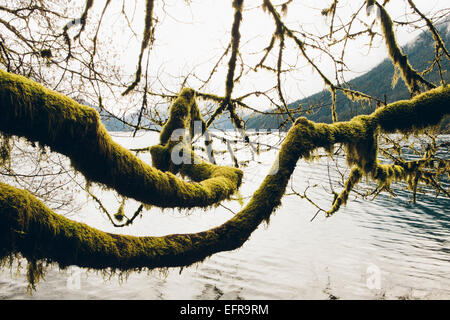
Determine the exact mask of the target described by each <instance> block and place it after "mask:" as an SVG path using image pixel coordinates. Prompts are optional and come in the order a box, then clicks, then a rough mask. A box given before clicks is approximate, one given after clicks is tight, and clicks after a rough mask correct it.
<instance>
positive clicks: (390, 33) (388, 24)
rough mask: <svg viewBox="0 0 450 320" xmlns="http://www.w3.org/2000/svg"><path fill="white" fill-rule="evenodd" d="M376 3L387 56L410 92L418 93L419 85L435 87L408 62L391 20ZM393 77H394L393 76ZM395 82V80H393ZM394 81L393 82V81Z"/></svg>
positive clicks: (429, 87) (428, 87) (384, 10)
mask: <svg viewBox="0 0 450 320" xmlns="http://www.w3.org/2000/svg"><path fill="white" fill-rule="evenodd" d="M377 5H378V8H379V9H380V22H381V29H382V32H383V36H384V40H385V43H386V47H387V49H388V54H389V57H390V58H391V60H392V62H393V63H394V66H395V67H397V68H398V69H399V70H400V73H401V76H402V79H403V80H404V81H405V84H406V86H407V87H408V89H409V91H410V92H411V93H418V92H420V90H419V85H423V86H425V87H426V88H427V89H432V88H435V86H434V85H433V84H431V83H429V82H428V81H426V80H425V79H424V78H423V77H422V76H421V75H420V74H419V73H418V72H417V71H416V70H414V68H413V67H412V66H411V65H410V64H409V61H408V57H407V56H406V55H405V54H403V52H402V50H401V49H400V46H399V45H398V43H397V40H396V37H395V33H394V29H393V22H392V19H391V17H390V16H389V14H388V13H387V11H386V9H384V7H383V6H381V5H379V4H378V3H377ZM394 76H395V74H394ZM394 79H395V78H394ZM395 82H396V80H395ZM393 83H394V82H393Z"/></svg>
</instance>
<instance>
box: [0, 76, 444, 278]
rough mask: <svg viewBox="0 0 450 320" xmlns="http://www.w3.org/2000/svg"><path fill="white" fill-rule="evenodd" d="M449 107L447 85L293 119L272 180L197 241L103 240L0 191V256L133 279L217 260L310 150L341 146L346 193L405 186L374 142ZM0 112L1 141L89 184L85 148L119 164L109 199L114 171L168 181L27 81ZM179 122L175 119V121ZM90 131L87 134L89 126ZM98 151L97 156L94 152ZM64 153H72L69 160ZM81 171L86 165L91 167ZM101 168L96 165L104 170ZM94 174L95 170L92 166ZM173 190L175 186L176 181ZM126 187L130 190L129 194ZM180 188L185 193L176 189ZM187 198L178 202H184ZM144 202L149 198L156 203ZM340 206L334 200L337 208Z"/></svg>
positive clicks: (91, 119)
mask: <svg viewBox="0 0 450 320" xmlns="http://www.w3.org/2000/svg"><path fill="white" fill-rule="evenodd" d="M12 85H14V86H12ZM193 97H194V92H193V91H192V90H189V89H185V90H183V91H182V93H181V94H180V97H179V98H178V99H177V100H176V101H175V102H174V105H173V110H172V112H173V113H172V116H173V117H174V118H173V121H174V122H173V123H172V124H169V125H168V126H169V127H168V128H167V129H166V130H169V129H170V126H172V125H174V124H175V122H176V121H181V122H184V123H181V122H180V123H178V124H180V125H182V126H183V127H184V128H186V124H187V123H186V122H185V121H187V120H188V119H192V118H195V117H196V115H195V112H196V111H195V109H196V108H195V106H194V102H193ZM449 102H450V86H445V87H440V88H437V89H434V90H430V91H428V92H426V93H423V94H421V95H418V96H416V97H415V98H413V99H411V100H405V101H398V102H396V103H392V104H389V105H387V106H385V107H381V108H379V109H377V111H376V112H374V113H373V114H372V115H369V116H358V117H355V118H353V119H352V120H351V121H348V122H339V123H334V124H331V125H328V124H315V123H314V122H311V121H309V120H307V119H306V118H299V119H297V120H296V122H295V123H294V125H293V127H292V128H291V129H290V130H289V132H288V134H287V136H286V139H285V141H284V143H283V145H282V147H281V149H280V151H279V153H278V155H277V159H276V162H275V164H274V167H273V170H272V171H273V172H271V174H269V175H267V176H266V178H265V179H264V181H263V182H262V184H261V185H260V187H259V188H258V189H257V190H256V191H255V193H254V194H253V196H252V198H251V199H250V201H249V202H248V203H247V205H246V206H245V207H244V208H243V209H242V210H241V211H240V212H239V213H237V214H236V215H234V216H233V217H232V218H231V219H230V220H228V221H227V222H225V223H224V224H222V225H220V226H218V227H215V228H212V229H210V230H207V231H203V232H199V233H192V234H172V235H167V236H162V237H151V236H148V237H134V236H125V235H116V234H111V233H106V232H102V231H99V230H96V229H94V228H91V227H89V226H87V225H85V224H83V223H78V222H74V221H71V220H69V219H67V218H65V217H62V216H60V215H58V214H56V213H54V212H52V211H51V210H50V209H49V208H47V207H46V206H45V205H44V204H43V203H42V202H41V201H39V200H38V199H37V198H35V197H34V196H32V195H31V194H30V193H28V192H27V191H23V190H19V189H17V188H14V187H11V186H9V185H6V184H3V183H0V221H1V223H0V256H8V255H11V254H12V255H14V254H17V253H20V254H22V255H23V256H25V257H26V258H27V259H28V260H29V261H31V265H35V264H36V261H42V260H46V261H49V262H57V263H59V265H60V266H63V267H64V266H67V265H78V266H82V267H88V268H93V269H104V268H113V269H119V270H135V269H141V268H157V267H175V266H185V265H189V264H192V263H194V262H197V261H201V260H203V259H204V258H206V257H208V256H210V255H212V254H214V253H216V252H220V251H226V250H233V249H236V248H238V247H240V246H241V245H242V244H243V243H244V242H245V241H246V240H247V239H248V238H249V236H250V234H251V233H252V232H253V231H254V230H255V229H256V228H257V227H258V226H259V225H260V224H261V223H262V222H263V221H268V220H269V218H270V215H271V214H272V213H273V212H274V210H275V209H276V208H277V207H278V206H279V205H280V203H281V198H282V196H283V195H284V192H285V190H286V186H287V184H288V182H289V180H290V177H291V175H292V173H293V171H294V169H295V167H296V164H297V161H298V160H299V159H300V158H305V159H309V158H311V157H312V153H313V152H314V150H316V149H317V148H324V149H326V150H328V151H330V150H331V149H332V148H333V146H334V145H335V144H336V143H342V144H344V145H345V147H346V152H347V162H348V164H349V165H351V166H353V167H354V168H355V169H354V170H353V172H356V173H357V174H353V175H352V177H351V179H350V180H349V182H348V185H349V187H346V190H347V189H348V190H347V191H349V190H350V189H351V187H352V185H353V184H355V183H356V182H357V181H358V180H359V177H360V176H363V175H366V176H367V177H368V178H371V179H373V180H376V181H379V182H383V183H386V182H388V181H389V179H399V180H401V179H405V177H406V176H408V174H405V173H407V171H406V170H403V169H402V168H401V167H400V166H390V165H382V164H380V163H379V162H378V160H377V148H378V147H377V134H378V133H379V132H386V133H393V132H403V133H405V132H416V131H420V130H422V129H424V128H427V127H430V126H435V125H437V124H438V123H439V122H440V120H442V118H443V117H444V116H446V115H448V114H450V108H449ZM0 103H1V104H0V105H1V106H2V114H3V115H5V117H2V119H1V120H0V130H1V131H2V132H4V133H7V134H15V135H20V136H26V137H27V138H29V139H31V140H38V141H40V142H41V143H45V144H48V145H51V146H52V147H53V149H54V150H55V151H57V152H61V153H63V152H64V154H66V155H68V156H69V157H70V158H71V159H72V161H73V163H75V164H76V166H77V167H78V168H80V169H85V170H84V173H85V174H86V173H88V174H89V176H91V175H92V173H91V172H90V170H89V169H92V168H90V167H89V166H87V165H86V164H81V163H80V154H81V155H82V157H83V158H86V157H89V158H90V157H92V155H90V154H89V153H88V152H86V151H85V149H84V148H86V147H87V148H89V149H88V150H89V151H90V152H91V153H95V154H98V153H99V152H100V153H101V154H102V157H104V158H105V160H104V161H110V160H108V159H109V158H111V157H115V158H121V157H122V158H123V159H122V160H121V162H120V165H119V166H118V165H114V164H113V163H109V162H108V165H109V164H111V165H114V166H115V169H114V170H113V172H114V176H115V177H116V179H117V180H118V181H116V182H118V184H116V185H115V188H116V190H118V191H119V190H120V191H121V190H123V186H122V185H121V183H125V182H126V181H125V182H123V181H124V180H123V179H125V178H124V177H122V178H120V179H118V178H117V172H119V171H122V172H120V174H125V175H130V174H134V175H133V176H132V178H133V179H134V181H135V179H140V178H139V177H138V175H139V174H142V175H144V176H146V177H147V179H157V181H155V182H154V183H156V184H157V185H160V184H163V185H164V186H166V187H167V184H166V181H167V180H166V179H167V177H166V175H167V174H165V173H163V172H157V171H153V170H155V169H149V168H147V167H145V166H144V165H143V164H139V165H140V166H143V167H145V170H143V169H142V171H135V172H130V170H129V169H128V167H127V166H126V163H127V161H131V162H132V163H133V165H136V164H137V162H138V161H137V160H136V159H134V158H132V157H131V156H129V155H128V153H127V152H126V151H125V150H124V149H121V148H119V146H117V145H114V144H113V143H112V142H111V141H109V140H107V138H106V137H107V136H106V133H105V132H104V131H102V130H104V129H102V127H101V126H100V127H99V124H98V115H97V114H96V113H95V112H94V111H93V110H92V109H89V108H85V107H82V106H80V105H76V104H75V103H74V102H73V101H72V100H70V99H67V98H65V97H63V96H59V95H57V94H56V93H54V92H51V91H48V90H46V89H44V88H42V87H41V86H39V85H37V84H35V83H33V82H31V81H30V80H27V79H24V78H22V77H18V76H14V75H11V74H8V73H6V72H3V71H1V77H0ZM187 106H190V107H187ZM177 113H179V114H180V115H181V116H180V117H175V114H177ZM192 114H194V116H192ZM91 123H93V124H95V126H93V127H92V125H90V124H91ZM169 123H170V122H169ZM49 124H51V125H49ZM164 131H165V130H163V132H164ZM169 131H170V130H169ZM92 132H93V133H94V134H93V135H92ZM90 134H91V135H90ZM99 136H100V137H103V138H102V140H101V143H99V142H98V140H99ZM94 138H95V139H94ZM77 139H78V141H77ZM67 142H69V144H68V145H67ZM161 142H162V143H165V142H166V143H169V140H167V138H166V137H165V135H162V139H161ZM64 146H65V147H64ZM96 148H98V149H100V150H97V151H95V150H96ZM69 149H70V150H73V151H72V152H70V151H69ZM94 151H95V152H94ZM109 153H110V154H109ZM93 156H94V157H97V155H93ZM94 160H98V159H95V158H94ZM89 162H91V163H92V159H91V158H90V159H89ZM93 163H94V164H95V161H94V162H93ZM101 165H102V166H104V162H102V164H101ZM209 166H211V165H207V167H204V168H205V171H201V170H196V169H192V170H193V171H194V172H193V173H194V175H195V174H197V175H200V176H201V175H202V174H203V172H208V171H210V169H211V167H209ZM95 169H96V170H100V168H97V167H96V168H95ZM110 170H111V169H110ZM223 170H231V171H225V172H226V174H225V175H224V176H225V177H223V176H222V177H221V178H220V179H222V180H220V181H222V182H223V179H226V177H227V176H228V175H231V173H234V174H235V175H238V171H236V170H235V169H233V168H223V169H219V171H221V172H222V171H223ZM82 172H83V171H82ZM107 173H108V174H110V173H111V172H109V171H108V172H107ZM150 177H151V178H150ZM171 181H176V183H178V180H171ZM169 183H170V182H169ZM143 185H145V184H142V183H138V184H137V186H138V188H139V189H142V187H143ZM147 185H148V182H147ZM125 186H126V187H127V188H130V186H131V185H130V184H125ZM185 187H186V188H187V187H188V186H187V185H183V188H185ZM161 189H164V187H163V188H161ZM147 191H149V190H147ZM164 191H165V192H167V190H164ZM190 195H191V194H184V196H185V197H189V196H190ZM171 196H172V194H171ZM158 197H164V198H163V199H164V201H162V200H160V201H159V203H165V204H167V203H168V201H169V199H170V201H173V202H175V203H176V204H179V202H180V201H179V200H177V199H174V198H169V199H167V196H166V195H163V194H158ZM192 197H193V198H195V199H194V200H195V201H193V200H192V199H186V198H185V199H184V200H185V202H186V201H187V202H188V203H189V204H193V203H194V202H196V201H197V200H198V199H197V198H198V197H197V196H196V193H194V194H193V195H192ZM150 198H154V194H153V197H150ZM344 200H345V199H341V200H340V202H343V201H344ZM338 201H339V200H338ZM154 202H155V201H154ZM156 202H158V201H156ZM335 203H336V201H335ZM31 279H34V277H31Z"/></svg>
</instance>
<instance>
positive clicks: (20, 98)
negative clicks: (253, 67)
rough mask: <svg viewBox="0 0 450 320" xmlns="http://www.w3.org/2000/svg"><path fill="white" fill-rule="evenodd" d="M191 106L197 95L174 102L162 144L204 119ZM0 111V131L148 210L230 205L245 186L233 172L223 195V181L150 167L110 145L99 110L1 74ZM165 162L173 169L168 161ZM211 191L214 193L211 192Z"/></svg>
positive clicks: (237, 172) (239, 174)
mask: <svg viewBox="0 0 450 320" xmlns="http://www.w3.org/2000/svg"><path fill="white" fill-rule="evenodd" d="M189 103H195V101H194V95H193V91H192V90H190V89H186V90H183V91H182V92H181V94H180V97H179V98H178V99H176V101H175V102H174V105H173V108H172V112H171V115H172V119H171V120H170V121H169V123H168V124H167V125H166V127H165V128H164V129H163V132H162V133H161V136H162V137H161V138H162V139H163V140H165V139H168V137H170V134H171V130H173V129H174V128H175V127H176V125H182V127H180V128H183V127H186V126H185V125H186V123H187V121H190V119H194V120H198V119H201V116H200V113H199V111H198V108H190V105H189ZM0 105H1V113H2V117H1V118H0V131H2V132H3V133H5V134H14V135H17V136H24V137H27V139H29V140H30V141H38V142H39V143H40V144H42V145H46V146H49V147H50V148H51V149H52V150H53V151H56V152H59V153H61V154H64V155H66V156H68V157H69V158H70V160H71V164H72V166H73V167H74V168H75V169H76V170H78V171H80V172H81V173H83V174H84V176H85V177H86V179H87V180H88V181H91V182H97V183H101V184H103V185H104V186H106V187H109V188H112V189H115V190H116V191H117V192H118V193H120V194H121V195H123V196H125V197H129V198H133V199H136V200H138V201H140V202H143V203H146V204H149V205H156V206H159V207H166V208H167V207H170V208H173V207H181V208H192V207H208V206H211V205H213V204H215V203H217V202H218V201H221V200H224V199H228V198H229V197H230V196H231V195H232V194H233V193H234V192H235V191H236V190H237V189H238V188H239V186H240V184H241V180H242V172H241V171H240V170H236V169H229V170H228V172H227V173H228V175H227V180H226V183H225V184H224V187H223V188H222V189H219V188H217V187H216V186H217V185H220V183H221V182H222V181H223V178H222V177H217V176H214V177H211V179H212V181H210V180H209V179H206V180H205V181H201V182H199V183H190V182H187V181H184V180H182V179H179V178H177V177H176V176H175V175H173V174H170V173H165V172H162V171H160V170H158V169H156V168H154V167H151V166H149V165H148V164H146V163H144V162H143V161H141V160H140V159H139V158H137V157H136V156H135V155H133V154H132V153H131V152H130V151H129V150H127V149H125V148H123V147H122V146H120V145H119V144H117V143H115V142H114V141H113V140H112V139H111V137H110V136H109V134H108V132H107V130H106V129H105V127H104V126H103V125H102V123H101V122H100V120H99V114H98V113H97V111H96V110H95V109H93V108H89V107H86V106H82V105H80V104H78V103H77V102H75V101H73V100H72V99H70V98H68V97H65V96H63V95H61V94H59V93H57V92H54V91H51V90H48V89H46V88H44V87H42V86H41V85H39V84H37V83H36V82H33V81H31V80H29V79H27V78H24V77H21V76H18V75H14V74H11V73H8V72H5V71H2V70H0ZM187 110H190V112H191V113H190V117H188V118H186V117H185V115H186V114H185V113H184V112H185V111H187ZM166 133H167V136H165V135H166ZM159 151H161V152H162V150H159ZM160 162H161V163H163V162H165V163H170V161H169V162H167V159H163V161H160ZM163 169H164V168H163ZM228 178H229V179H228ZM230 179H231V180H230ZM212 185H214V190H210V189H208V188H209V187H210V186H212Z"/></svg>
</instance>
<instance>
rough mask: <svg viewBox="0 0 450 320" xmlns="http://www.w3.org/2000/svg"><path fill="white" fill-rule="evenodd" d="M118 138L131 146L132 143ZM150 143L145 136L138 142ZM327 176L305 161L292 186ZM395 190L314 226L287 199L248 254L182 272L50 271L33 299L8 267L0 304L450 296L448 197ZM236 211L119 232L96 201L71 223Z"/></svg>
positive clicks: (253, 179)
mask: <svg viewBox="0 0 450 320" xmlns="http://www.w3.org/2000/svg"><path fill="white" fill-rule="evenodd" d="M152 138H153V139H154V138H155V137H152ZM116 140H118V141H119V142H120V143H122V144H124V145H126V146H128V147H129V146H130V140H129V139H127V138H125V137H117V138H116ZM148 142H149V137H148V136H143V137H141V138H139V139H138V140H137V141H136V140H135V141H134V142H133V146H141V145H142V146H143V145H146V144H148ZM262 157H264V159H265V161H263V162H264V164H263V165H259V166H256V165H252V166H249V167H248V168H246V169H245V180H244V184H243V187H242V190H241V194H242V196H243V197H244V202H245V201H248V196H251V194H252V192H253V191H254V190H255V189H256V188H257V186H258V185H259V184H260V182H261V181H262V179H263V178H264V176H265V175H266V174H267V172H268V171H269V168H270V164H271V161H272V160H273V159H274V154H270V153H267V154H264V155H263V156H262ZM327 171H328V170H327V160H325V159H323V160H321V161H319V162H315V163H313V164H307V163H304V162H299V163H298V166H297V169H296V171H295V173H294V176H293V179H292V186H293V187H294V189H295V190H296V191H298V192H300V193H302V192H303V191H304V190H305V188H306V186H307V185H308V184H309V185H314V184H315V183H317V182H320V181H322V182H323V181H327V180H328V175H327ZM325 185H326V183H325ZM337 191H339V190H337ZM287 192H288V193H289V192H290V188H289V189H288V190H287ZM396 193H397V197H391V196H390V195H389V194H381V195H379V197H378V198H377V199H376V200H374V201H365V200H362V199H359V198H358V199H356V200H353V198H351V199H352V200H353V201H350V202H349V203H348V204H347V206H346V207H345V208H343V209H342V210H340V211H339V212H338V213H337V214H336V215H335V216H333V217H331V218H328V219H326V218H324V217H323V216H320V214H319V215H318V216H317V217H316V218H315V219H314V220H313V221H311V219H312V217H313V216H314V214H315V212H316V210H315V209H314V207H312V205H310V204H309V203H308V201H307V200H304V199H300V198H299V197H298V196H285V197H284V198H283V202H282V206H281V207H280V208H278V210H277V211H276V212H275V214H274V215H272V217H271V220H270V223H269V225H261V226H260V227H259V228H258V229H257V230H256V231H255V232H254V233H253V234H252V236H251V238H250V239H249V240H248V241H247V242H246V243H245V244H244V246H243V247H242V248H240V249H238V250H235V251H231V252H221V253H218V254H215V255H213V256H212V257H210V258H208V259H207V260H206V261H204V262H202V263H200V264H197V265H195V266H192V267H189V268H185V269H183V270H182V271H181V273H180V268H176V269H170V270H168V271H167V272H165V273H162V272H157V271H156V272H155V271H154V272H151V273H147V272H141V273H132V274H130V275H129V276H128V278H126V279H125V277H122V278H119V277H117V276H112V277H111V279H108V277H106V276H105V275H101V274H98V273H95V272H92V271H87V270H84V269H78V268H76V267H70V268H68V269H66V270H62V271H60V270H59V269H58V268H57V267H51V268H49V270H48V271H47V273H46V276H45V279H44V280H42V281H41V282H39V283H38V285H37V288H36V291H35V292H33V294H32V295H31V296H30V295H29V294H27V293H26V287H27V281H26V277H25V271H23V272H18V273H16V270H13V272H12V273H11V271H10V270H3V271H1V272H0V298H2V299H335V298H338V299H450V215H449V211H450V210H449V209H450V200H448V199H445V198H443V197H437V198H436V197H435V196H432V195H429V196H423V195H420V196H419V197H418V203H417V204H412V203H411V201H410V194H408V193H407V192H406V191H403V190H402V189H401V188H398V189H396ZM308 195H310V196H311V198H313V199H314V201H316V202H317V203H318V204H320V205H322V206H323V207H325V208H329V206H330V202H331V199H330V194H329V193H327V192H326V191H325V190H324V189H323V188H322V187H317V188H311V189H310V190H308ZM103 199H104V201H105V203H108V202H109V203H110V205H111V206H112V207H114V206H115V205H116V204H117V201H116V198H115V196H114V195H113V194H109V193H105V194H104V196H103ZM224 205H225V206H226V207H227V208H228V209H231V210H234V211H235V212H237V211H239V208H240V204H239V203H238V201H230V202H226V203H224ZM130 208H131V209H130V211H132V210H134V207H133V204H131V205H130ZM228 209H226V208H224V207H220V206H219V207H217V208H216V209H212V210H209V211H198V212H197V211H194V212H190V213H179V212H177V211H174V210H164V211H160V210H159V209H156V208H153V209H150V210H148V211H146V212H145V213H144V215H143V217H142V219H140V220H138V221H136V222H135V223H134V224H133V225H131V226H130V227H127V228H119V229H116V228H114V227H112V226H111V225H110V223H109V222H108V221H107V219H106V217H105V216H104V215H102V214H101V213H100V212H99V211H98V210H97V209H96V208H95V205H94V204H93V203H91V202H89V203H87V204H86V206H85V207H84V208H83V209H82V210H81V211H80V212H77V213H76V214H72V215H70V218H72V219H75V220H78V221H83V222H86V223H88V224H89V225H91V226H94V227H97V228H99V229H101V230H104V231H108V232H116V233H124V234H133V235H163V234H169V233H181V232H196V231H201V230H205V229H208V228H210V227H212V226H216V225H218V224H221V223H223V222H225V221H226V220H228V219H229V218H230V217H231V216H232V215H233V213H232V212H230V211H229V210H228Z"/></svg>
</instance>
